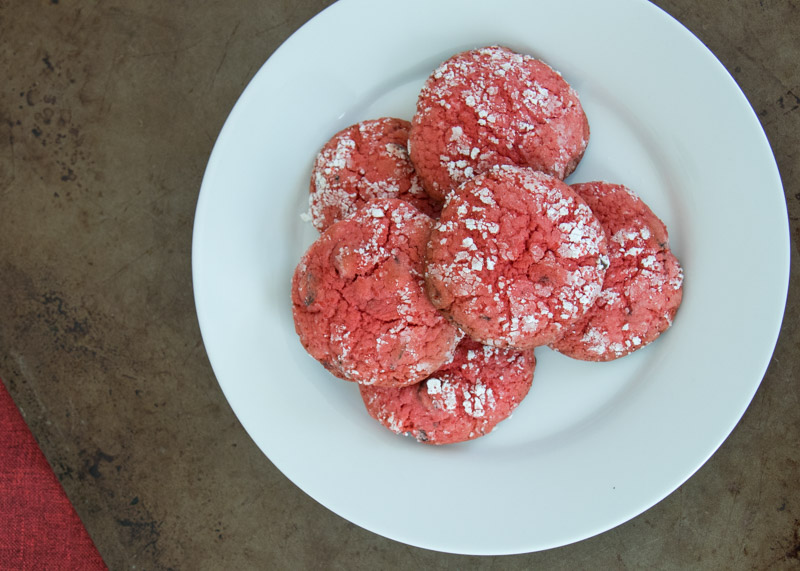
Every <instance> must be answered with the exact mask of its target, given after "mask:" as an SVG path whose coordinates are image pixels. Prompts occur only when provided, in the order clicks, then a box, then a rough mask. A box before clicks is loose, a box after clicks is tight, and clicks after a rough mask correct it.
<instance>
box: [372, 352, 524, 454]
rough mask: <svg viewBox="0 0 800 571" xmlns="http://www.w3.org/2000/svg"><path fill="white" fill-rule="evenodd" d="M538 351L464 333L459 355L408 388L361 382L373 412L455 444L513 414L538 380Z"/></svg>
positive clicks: (429, 439) (392, 426)
mask: <svg viewBox="0 0 800 571" xmlns="http://www.w3.org/2000/svg"><path fill="white" fill-rule="evenodd" d="M535 366H536V358H535V357H534V356H533V351H524V352H523V351H513V350H510V349H497V348H494V347H488V346H485V345H481V344H480V343H477V342H475V341H472V340H470V339H464V340H463V341H462V342H461V343H460V344H459V345H458V348H457V349H456V353H455V356H454V357H453V360H452V361H450V362H449V363H447V364H446V365H444V366H443V367H442V368H441V369H439V370H438V371H436V372H435V373H434V374H433V375H432V376H431V377H429V378H428V379H427V380H425V381H423V382H421V383H417V384H416V385H412V386H407V387H402V388H380V387H367V386H363V385H361V386H359V389H360V390H361V398H362V399H364V404H365V405H366V407H367V411H368V412H369V414H370V415H371V416H372V417H373V418H375V419H376V420H378V421H379V422H380V423H381V424H383V425H384V426H386V427H387V428H388V429H389V430H391V431H393V432H395V433H397V434H405V435H408V436H412V437H414V438H416V439H417V440H418V441H420V442H424V443H426V444H451V443H453V442H462V441H464V440H470V439H473V438H478V437H479V436H483V435H485V434H488V433H489V432H491V430H492V429H493V428H494V427H495V426H496V425H497V423H498V422H500V421H502V420H504V419H506V418H508V417H509V416H511V413H512V411H513V410H514V409H515V408H516V407H517V405H518V404H519V403H520V402H522V399H523V398H524V397H525V395H527V394H528V390H529V389H530V387H531V383H532V381H533V370H534V367H535Z"/></svg>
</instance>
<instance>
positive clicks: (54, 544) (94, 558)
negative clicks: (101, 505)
mask: <svg viewBox="0 0 800 571" xmlns="http://www.w3.org/2000/svg"><path fill="white" fill-rule="evenodd" d="M0 569H2V570H6V569H9V570H11V569H13V570H15V571H17V570H29V569H31V570H32V569H80V570H93V569H106V566H105V564H104V563H103V560H102V558H101V557H100V554H99V553H98V552H97V548H96V547H95V545H94V543H93V542H92V539H91V538H90V537H89V534H88V533H87V532H86V528H84V527H83V524H82V523H81V520H80V518H79V517H78V514H77V513H76V512H75V509H74V508H73V507H72V504H71V503H70V502H69V499H68V498H67V495H66V494H65V493H64V490H63V488H62V487H61V484H60V483H59V481H58V478H57V477H56V475H55V474H54V473H53V470H52V469H51V468H50V465H49V464H48V463H47V459H46V458H45V457H44V454H42V451H41V450H40V449H39V445H38V444H37V443H36V440H35V439H34V438H33V435H32V434H31V432H30V430H28V426H27V425H26V424H25V420H24V419H23V418H22V415H21V414H20V412H19V410H17V407H16V405H15V404H14V401H13V400H12V399H11V395H10V394H8V391H7V390H6V387H5V386H4V385H3V383H2V382H0Z"/></svg>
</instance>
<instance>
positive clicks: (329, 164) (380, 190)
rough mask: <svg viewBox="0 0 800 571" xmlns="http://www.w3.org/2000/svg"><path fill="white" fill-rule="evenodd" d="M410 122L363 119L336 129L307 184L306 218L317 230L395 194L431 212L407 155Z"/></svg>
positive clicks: (433, 209) (433, 212) (430, 203)
mask: <svg viewBox="0 0 800 571" xmlns="http://www.w3.org/2000/svg"><path fill="white" fill-rule="evenodd" d="M410 127H411V123H409V122H408V121H405V120H403V119H397V118H394V117H382V118H380V119H368V120H366V121H361V122H360V123H356V124H355V125H351V126H350V127H347V128H346V129H343V130H341V131H339V132H338V133H336V134H335V135H334V136H333V137H331V139H330V140H329V141H328V142H327V143H326V144H325V146H324V147H322V149H321V150H320V152H319V153H318V154H317V157H316V159H315V161H314V166H313V169H312V172H311V182H310V185H309V192H310V194H309V211H310V215H311V222H312V224H314V227H315V228H316V229H317V230H319V231H320V232H322V231H324V230H325V229H326V228H327V227H328V226H330V225H331V224H333V223H334V222H336V221H337V220H342V219H344V218H348V217H349V216H352V215H353V213H354V212H355V211H356V210H357V209H358V207H360V206H361V205H363V204H364V203H365V202H366V201H368V200H371V199H373V198H400V199H402V200H405V201H407V202H410V203H411V204H413V205H414V206H415V207H417V208H418V209H419V210H420V211H422V212H424V213H425V214H428V215H429V216H434V215H437V214H438V208H437V205H436V204H435V203H434V202H433V201H432V200H431V199H430V198H429V196H428V195H427V194H426V193H425V191H424V190H423V189H422V186H421V184H420V182H419V177H418V176H417V174H416V171H415V170H414V165H412V164H411V159H410V158H409V156H408V150H407V145H408V131H409V129H410Z"/></svg>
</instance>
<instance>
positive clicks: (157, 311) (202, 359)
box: [0, 0, 800, 569]
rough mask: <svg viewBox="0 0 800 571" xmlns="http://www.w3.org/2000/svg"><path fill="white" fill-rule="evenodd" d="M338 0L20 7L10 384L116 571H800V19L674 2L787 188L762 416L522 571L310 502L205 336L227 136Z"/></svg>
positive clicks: (4, 119) (11, 158) (12, 53)
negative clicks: (210, 202)
mask: <svg viewBox="0 0 800 571" xmlns="http://www.w3.org/2000/svg"><path fill="white" fill-rule="evenodd" d="M330 3H331V2H330V1H329V0H299V1H294V2H292V1H289V0H261V1H253V0H239V1H236V2H189V1H187V0H177V1H175V2H168V3H167V2H150V1H136V2H123V1H119V0H109V1H106V2H97V1H89V2H75V1H71V0H30V1H25V2H22V1H8V0H0V69H2V70H3V71H4V73H3V76H4V77H3V80H2V82H0V213H2V231H1V232H0V378H2V379H3V382H4V383H5V384H6V386H7V387H8V388H9V390H10V392H11V394H12V396H13V397H14V399H15V401H16V403H17V404H18V406H19V407H20V408H21V409H22V411H23V413H24V415H25V418H26V419H27V421H28V423H29V425H30V427H31V429H32V431H33V433H34V435H35V436H36V438H37V439H38V441H39V442H40V444H41V447H42V449H43V451H44V453H45V455H46V456H47V458H48V460H49V461H50V463H51V465H52V466H53V468H54V470H55V472H56V473H57V475H58V477H59V478H60V480H61V482H62V484H63V486H64V488H65V490H66V492H67V494H68V496H69V497H70V499H71V500H72V502H73V503H74V504H75V507H76V509H77V510H78V513H79V514H80V516H81V518H82V519H83V521H84V522H85V524H86V526H87V528H88V530H89V532H90V534H91V535H92V537H93V538H94V540H95V542H96V544H97V546H98V548H99V550H100V552H101V554H102V555H103V557H104V558H105V560H106V561H107V563H108V564H109V566H110V567H111V568H112V569H125V568H131V569H133V568H137V569H169V568H176V569H177V568H183V569H223V568H227V569H244V568H263V569H267V568H310V569H314V568H326V569H328V568H329V569H376V568H390V567H395V566H401V567H408V568H428V569H450V568H459V569H494V568H502V569H528V568H532V567H542V568H553V569H575V568H589V567H594V568H616V569H626V568H649V567H656V568H661V569H686V568H726V569H733V568H737V569H766V568H770V569H772V568H776V569H781V568H786V569H788V568H797V567H798V566H800V490H798V482H800V447H798V441H800V406H798V390H799V389H798V380H800V332H799V331H798V318H799V317H800V276H798V265H800V264H798V262H800V260H798V256H797V247H798V246H800V221H799V218H800V152H799V151H798V149H800V145H798V133H800V65H798V62H799V61H800V39H799V38H800V36H799V35H798V30H800V3H798V2H797V1H795V0H764V1H760V2H757V1H745V0H735V1H730V2H728V1H724V0H710V1H708V2H694V1H691V0H660V1H658V2H657V4H658V5H660V6H661V7H663V8H664V9H665V10H666V11H667V12H669V13H670V14H672V15H673V16H675V17H676V18H677V19H678V20H679V21H681V22H682V23H683V24H684V25H686V26H687V27H688V28H689V29H690V30H691V31H692V32H694V33H695V34H696V35H698V36H699V37H700V39H701V40H703V42H705V43H706V45H708V46H709V47H710V48H711V50H712V51H713V52H714V53H715V54H716V55H717V57H718V58H719V59H720V60H721V61H722V63H723V64H724V65H725V67H726V68H727V69H728V70H729V71H730V72H731V74H732V75H733V76H734V77H735V79H736V80H737V81H738V82H739V84H740V85H741V87H742V89H743V91H744V92H745V94H746V95H747V97H748V98H749V100H750V102H751V104H752V105H753V107H754V109H755V110H756V112H757V114H758V116H759V117H760V119H761V121H762V124H763V126H764V129H765V130H766V133H767V135H768V137H769V140H770V142H771V144H772V146H773V149H774V152H775V156H776V159H777V162H778V166H779V168H780V171H781V175H782V177H783V182H784V186H785V191H786V200H787V203H788V207H789V214H790V218H791V235H792V241H793V245H794V246H793V247H794V255H793V258H792V261H793V272H792V283H791V288H790V292H789V303H788V307H787V311H786V318H785V320H784V325H783V330H782V332H781V336H780V340H779V342H778V346H777V350H776V352H775V355H774V357H773V359H772V363H771V365H770V367H769V370H768V372H767V375H766V377H765V378H764V381H763V383H762V385H761V388H760V389H759V391H758V393H757V395H756V397H755V400H754V401H753V403H752V405H751V406H750V407H749V409H748V411H747V413H746V414H745V416H744V418H743V419H742V421H741V423H740V424H739V425H738V427H737V428H736V429H735V430H734V432H733V434H732V435H731V437H730V438H729V439H728V440H727V441H726V442H725V443H724V445H723V446H722V447H721V449H720V450H719V451H718V452H717V453H716V454H715V455H714V456H713V457H712V458H711V460H710V461H709V462H708V463H707V464H706V465H704V466H703V467H702V468H701V469H700V470H699V472H698V473H697V474H696V475H695V476H694V477H692V478H691V479H689V481H688V482H686V483H685V484H684V485H683V486H681V487H680V489H678V490H677V491H676V492H675V493H673V494H672V495H670V496H669V497H668V498H667V499H665V500H664V501H662V502H661V503H659V504H658V505H656V506H655V507H653V508H652V509H650V510H648V511H647V512H645V513H644V514H642V515H640V516H639V517H636V518H634V519H633V520H631V521H629V522H628V523H626V524H624V525H621V526H619V527H618V528H616V529H613V530H611V531H609V532H607V533H605V534H602V535H600V536H597V537H594V538H592V539H589V540H586V541H583V542H580V543H578V544H575V545H570V546H565V547H562V548H559V549H554V550H551V551H546V552H541V553H533V554H527V555H518V556H510V557H505V558H479V557H467V556H456V555H447V554H440V553H434V552H430V551H425V550H422V549H417V548H413V547H408V546H406V545H402V544H399V543H395V542H393V541H390V540H387V539H384V538H382V537H379V536H377V535H374V534H372V533H370V532H367V531H364V530H362V529H360V528H358V527H356V526H354V525H352V524H350V523H349V522H347V521H345V520H343V519H342V518H340V517H339V516H337V515H335V514H333V513H331V512H330V511H328V510H327V509H326V508H324V507H322V506H320V505H319V504H317V503H316V502H315V501H313V500H312V499H310V498H309V497H307V496H306V495H305V494H304V493H303V492H302V491H300V490H299V489H298V488H297V487H295V486H294V485H293V484H292V483H291V482H289V481H288V480H287V479H286V478H285V477H284V476H283V475H282V474H281V473H280V472H278V470H277V469H276V468H275V467H274V466H273V465H272V464H271V463H270V462H269V460H268V459H267V458H266V457H265V456H264V455H263V454H262V453H261V452H260V451H259V450H258V449H257V448H256V447H255V445H254V444H253V443H252V442H251V441H250V439H249V437H248V436H247V435H246V433H245V432H244V431H243V429H242V428H241V426H240V425H239V423H238V421H237V419H236V418H235V416H234V415H233V413H232V412H231V410H230V408H229V407H228V405H227V403H226V401H225V399H224V397H223V395H222V393H221V391H220V390H219V388H218V385H217V383H216V380H215V378H214V375H213V373H212V371H211V368H210V366H209V363H208V361H207V358H206V355H205V352H204V349H203V346H202V343H201V340H200V333H199V329H198V326H197V321H196V318H195V314H194V305H193V298H192V283H191V273H190V256H189V252H190V246H191V229H192V219H193V214H194V207H195V202H196V199H197V192H198V189H199V186H200V181H201V177H202V174H203V170H204V167H205V163H206V160H207V159H208V156H209V153H210V151H211V147H212V145H213V142H214V139H215V137H216V135H217V133H218V131H219V129H220V127H221V126H222V123H223V122H224V120H225V118H226V115H227V113H228V111H229V110H230V108H231V106H232V105H233V104H234V102H235V101H236V99H237V97H238V96H239V94H240V93H241V91H242V89H243V87H244V86H245V84H246V83H247V81H248V80H249V79H250V78H251V77H252V76H253V74H254V73H255V72H256V71H257V70H258V68H259V67H260V65H261V64H262V63H263V62H264V61H265V60H266V59H267V57H268V56H269V55H270V54H271V53H272V52H273V51H274V50H275V49H276V48H277V47H278V46H279V45H280V44H281V42H283V41H284V40H285V39H286V38H287V37H288V36H289V35H290V34H291V33H292V32H293V31H294V30H296V29H297V28H298V27H299V26H300V25H302V24H303V23H304V22H305V21H307V20H308V19H309V18H311V17H312V16H313V15H314V14H315V13H317V12H318V11H320V10H321V9H323V8H324V7H325V6H327V5H328V4H330ZM665 49H669V48H668V46H665ZM576 517H579V514H576Z"/></svg>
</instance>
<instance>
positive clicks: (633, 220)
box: [552, 182, 683, 361]
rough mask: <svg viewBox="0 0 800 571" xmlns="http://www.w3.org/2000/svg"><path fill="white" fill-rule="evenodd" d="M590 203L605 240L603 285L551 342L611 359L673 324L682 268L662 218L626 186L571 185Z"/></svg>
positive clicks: (591, 357) (583, 355) (582, 355)
mask: <svg viewBox="0 0 800 571" xmlns="http://www.w3.org/2000/svg"><path fill="white" fill-rule="evenodd" d="M572 188H573V189H574V190H575V191H576V192H577V193H578V194H579V195H580V196H581V197H582V198H583V199H584V200H585V201H586V202H587V203H588V204H589V206H590V207H591V208H592V210H593V211H594V213H595V215H596V216H597V218H598V219H599V220H600V222H601V224H602V225H603V227H604V229H605V231H606V234H607V236H608V238H609V241H608V257H609V262H610V265H609V268H608V271H607V272H606V277H605V281H604V284H603V290H602V291H601V293H600V296H599V297H598V299H597V301H596V302H595V304H594V306H593V307H592V308H591V309H590V310H589V311H588V312H587V313H586V315H585V316H584V317H583V318H582V319H581V320H580V321H579V322H578V323H577V324H576V325H575V326H573V328H572V329H571V330H570V331H568V332H567V333H566V334H565V335H564V336H563V337H562V338H561V339H559V340H558V341H556V342H555V343H553V344H552V347H553V348H554V349H555V350H557V351H559V352H561V353H564V354H565V355H569V356H570V357H574V358H576V359H582V360H586V361H610V360H612V359H617V358H619V357H622V356H624V355H627V354H629V353H631V352H632V351H635V350H636V349H639V348H641V347H644V346H645V345H647V344H648V343H650V342H652V341H653V340H655V339H656V338H657V337H658V336H659V335H660V334H661V333H662V332H663V331H665V330H666V329H667V328H668V327H669V326H670V325H671V324H672V320H673V319H674V317H675V313H676V312H677V311H678V307H679V306H680V303H681V299H682V297H683V270H682V268H681V265H680V263H679V262H678V260H677V258H676V257H675V256H674V254H673V253H672V251H671V250H670V248H669V237H668V234H667V229H666V227H665V226H664V223H663V222H662V221H661V220H659V219H658V217H657V216H656V215H655V214H653V212H652V211H651V210H650V208H649V207H648V206H647V205H646V204H645V203H644V202H643V201H642V200H641V198H639V196H638V195H636V193H635V192H633V191H632V190H630V189H629V188H627V187H625V186H623V185H619V184H611V183H606V182H589V183H583V184H576V185H573V187H572Z"/></svg>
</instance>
